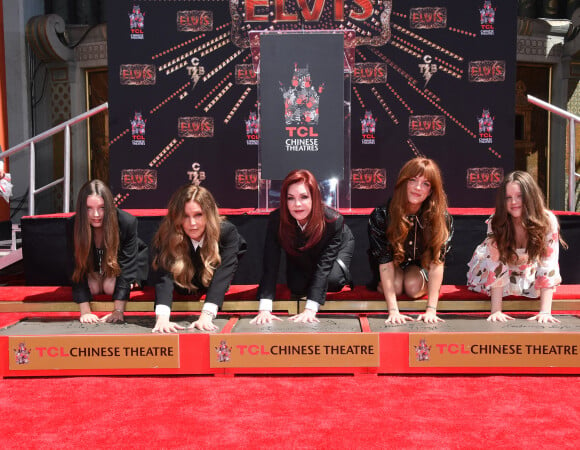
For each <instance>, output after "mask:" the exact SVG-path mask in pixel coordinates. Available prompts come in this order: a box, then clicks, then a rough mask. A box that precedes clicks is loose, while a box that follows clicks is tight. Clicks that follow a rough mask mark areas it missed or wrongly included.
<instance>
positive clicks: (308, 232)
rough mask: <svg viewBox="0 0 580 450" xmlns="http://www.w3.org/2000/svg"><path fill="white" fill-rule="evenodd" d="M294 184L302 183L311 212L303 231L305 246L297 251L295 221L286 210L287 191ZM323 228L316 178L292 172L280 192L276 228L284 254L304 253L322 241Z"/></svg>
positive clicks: (287, 176)
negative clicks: (310, 200)
mask: <svg viewBox="0 0 580 450" xmlns="http://www.w3.org/2000/svg"><path fill="white" fill-rule="evenodd" d="M296 183H304V186H306V189H308V191H309V192H310V197H311V199H312V211H311V212H310V216H309V217H308V223H307V224H306V228H305V229H304V234H305V236H306V244H305V245H304V247H301V248H299V249H296V248H294V242H295V240H296V219H294V217H292V215H291V214H290V211H289V210H288V189H289V188H290V186H291V185H293V184H296ZM325 226H326V222H325V218H324V204H323V203H322V195H321V194H320V189H319V188H318V182H317V181H316V178H314V175H312V173H311V172H310V171H308V170H305V169H297V170H293V171H292V172H290V173H289V174H288V175H286V178H284V181H283V182H282V189H281V190H280V226H279V228H278V238H279V239H280V244H281V245H282V248H284V250H286V252H288V253H291V254H294V255H295V254H297V253H298V250H301V251H304V250H307V249H309V248H311V247H313V246H315V245H316V244H318V242H320V239H322V234H323V233H324V228H325Z"/></svg>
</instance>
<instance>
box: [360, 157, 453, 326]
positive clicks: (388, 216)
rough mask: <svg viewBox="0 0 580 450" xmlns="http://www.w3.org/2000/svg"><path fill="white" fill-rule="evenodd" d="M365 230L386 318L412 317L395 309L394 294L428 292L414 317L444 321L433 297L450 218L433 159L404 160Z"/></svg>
mask: <svg viewBox="0 0 580 450" xmlns="http://www.w3.org/2000/svg"><path fill="white" fill-rule="evenodd" d="M368 231H369V240H370V259H371V265H372V267H373V270H374V272H375V276H374V280H373V282H372V285H373V286H372V288H378V289H379V290H380V291H382V292H383V294H384V295H385V300H386V302H387V309H388V312H389V317H388V318H387V320H386V323H395V324H401V323H405V322H406V321H407V320H413V319H412V318H411V317H410V316H407V315H403V314H401V313H400V311H399V308H398V305H397V296H399V295H401V294H402V293H405V294H406V295H407V296H409V297H411V298H420V297H422V296H423V295H425V294H428V300H427V307H426V309H425V313H424V314H421V315H420V316H419V318H418V320H423V321H425V322H427V323H436V322H441V321H443V320H442V319H441V318H440V317H438V316H437V303H438V301H439V290H440V289H441V284H442V282H443V269H444V264H443V263H444V259H445V254H446V253H447V251H448V250H449V248H450V245H449V244H450V240H451V237H452V235H453V221H452V218H451V216H450V215H449V214H448V213H447V196H446V195H445V192H444V190H443V179H442V177H441V171H440V169H439V166H438V165H437V164H436V163H435V161H433V160H431V159H428V158H414V159H412V160H410V161H408V162H407V163H406V164H405V165H404V166H403V168H402V169H401V171H400V172H399V176H398V178H397V182H396V184H395V191H394V193H393V197H392V199H391V200H390V202H389V203H388V204H387V205H386V206H381V207H378V208H376V209H375V210H374V211H373V212H372V214H371V216H370V219H369V230H368Z"/></svg>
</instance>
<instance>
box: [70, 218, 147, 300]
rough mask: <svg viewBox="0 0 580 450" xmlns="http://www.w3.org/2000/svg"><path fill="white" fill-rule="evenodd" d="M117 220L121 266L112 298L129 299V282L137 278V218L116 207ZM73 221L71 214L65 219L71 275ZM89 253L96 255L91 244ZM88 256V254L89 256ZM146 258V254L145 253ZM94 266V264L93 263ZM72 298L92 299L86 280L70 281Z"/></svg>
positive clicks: (72, 263)
mask: <svg viewBox="0 0 580 450" xmlns="http://www.w3.org/2000/svg"><path fill="white" fill-rule="evenodd" d="M117 220H118V222H119V251H118V253H117V262H118V263H119V266H120V267H121V274H120V275H119V276H118V277H117V281H116V282H115V290H114V291H113V300H129V293H130V292H131V283H133V282H134V281H135V280H136V279H137V272H138V265H139V264H138V261H137V254H138V243H137V242H138V238H137V218H135V217H133V216H132V215H131V214H129V213H128V212H125V211H123V210H121V209H117ZM74 221H75V216H72V217H70V218H69V219H68V221H67V237H68V239H67V246H68V254H69V256H68V270H67V271H68V274H69V279H70V278H71V277H72V274H73V271H74V265H75V259H74ZM91 254H92V255H93V257H95V255H96V249H95V246H94V244H93V246H92V250H91ZM89 257H90V256H89ZM145 258H146V259H147V256H146V255H145ZM94 267H96V264H95V265H94ZM72 292H73V300H74V301H75V302H77V303H84V302H89V301H91V300H92V299H93V296H92V295H91V290H90V289H89V283H88V281H87V280H86V279H85V280H82V281H81V282H80V283H72Z"/></svg>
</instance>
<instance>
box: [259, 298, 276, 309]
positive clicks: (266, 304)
mask: <svg viewBox="0 0 580 450" xmlns="http://www.w3.org/2000/svg"><path fill="white" fill-rule="evenodd" d="M273 306H274V301H273V300H271V299H269V298H261V299H260V306H259V307H258V311H270V312H272V309H273Z"/></svg>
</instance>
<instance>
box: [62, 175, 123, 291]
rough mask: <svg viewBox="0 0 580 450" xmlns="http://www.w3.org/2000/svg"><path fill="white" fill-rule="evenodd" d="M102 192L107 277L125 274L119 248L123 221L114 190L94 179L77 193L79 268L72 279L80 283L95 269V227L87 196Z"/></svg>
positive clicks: (76, 236) (77, 252) (77, 251)
mask: <svg viewBox="0 0 580 450" xmlns="http://www.w3.org/2000/svg"><path fill="white" fill-rule="evenodd" d="M91 195H98V196H99V197H101V198H102V199H103V201H104V203H105V214H104V216H103V224H102V227H103V228H102V229H103V247H104V258H103V267H102V270H103V271H104V274H105V276H106V277H107V278H110V277H117V276H119V275H120V274H121V267H120V266H119V263H118V262H117V253H118V251H119V222H118V220H117V209H116V208H115V204H114V202H113V194H111V191H110V190H109V188H108V187H107V185H106V184H105V183H103V182H102V181H101V180H92V181H88V182H87V183H85V184H84V185H83V186H82V187H81V189H80V190H79V194H78V196H77V205H76V214H75V219H74V248H75V255H74V256H75V270H74V272H73V275H72V280H73V281H74V282H75V283H79V282H80V281H81V280H84V279H85V277H86V276H87V275H88V274H89V273H90V272H94V271H95V267H94V262H93V261H94V255H93V240H94V236H93V227H91V224H90V222H89V216H88V208H87V198H88V197H89V196H91Z"/></svg>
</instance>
